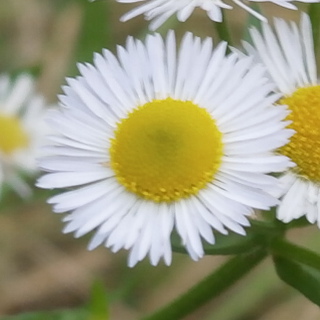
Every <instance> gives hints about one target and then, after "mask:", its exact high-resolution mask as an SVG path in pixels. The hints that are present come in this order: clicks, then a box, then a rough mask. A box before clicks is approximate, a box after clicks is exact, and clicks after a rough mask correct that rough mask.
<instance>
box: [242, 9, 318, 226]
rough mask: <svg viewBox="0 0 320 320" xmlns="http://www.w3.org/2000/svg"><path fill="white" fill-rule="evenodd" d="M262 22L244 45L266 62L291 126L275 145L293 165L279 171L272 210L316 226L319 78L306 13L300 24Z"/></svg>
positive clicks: (286, 219)
mask: <svg viewBox="0 0 320 320" xmlns="http://www.w3.org/2000/svg"><path fill="white" fill-rule="evenodd" d="M262 27H263V32H262V35H261V34H260V33H259V32H258V31H257V30H256V29H252V30H251V36H252V39H253V42H254V47H252V46H250V45H249V44H247V43H244V45H245V47H246V49H247V51H248V52H250V53H251V54H253V55H255V56H256V57H258V59H259V60H260V61H262V62H263V63H264V65H265V66H266V68H267V70H268V71H269V77H270V78H271V79H272V80H273V81H274V82H275V84H276V86H277V91H278V92H279V93H280V94H281V95H282V98H281V99H280V100H279V103H281V104H283V105H287V106H288V107H289V109H290V110H291V111H292V112H291V113H290V115H288V117H287V119H288V120H290V121H292V124H291V125H290V126H289V127H290V128H292V129H294V130H295V131H296V134H295V135H294V136H293V137H292V138H291V140H290V142H289V143H288V144H287V145H286V146H284V147H282V148H281V149H280V153H281V154H283V155H286V156H288V157H289V158H290V159H291V160H292V161H293V162H295V163H296V167H294V168H292V169H290V170H288V171H287V172H286V173H285V174H284V175H283V176H282V177H281V179H280V186H281V190H280V192H279V193H275V194H274V195H276V196H278V197H282V202H281V204H280V205H279V207H278V209H277V216H278V218H279V219H280V220H282V221H284V222H290V221H291V220H293V219H297V218H300V217H302V216H304V215H305V216H306V218H307V219H308V221H309V222H311V223H315V222H317V224H318V226H319V227H320V82H319V80H318V78H317V68H316V61H315V56H314V48H313V40H312V31H311V24H310V19H309V17H308V15H306V14H302V17H301V23H300V26H298V25H297V24H295V23H294V22H291V23H286V22H285V21H283V20H281V19H275V32H273V31H272V30H271V28H270V26H268V25H263V26H262Z"/></svg>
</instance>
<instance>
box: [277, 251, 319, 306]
mask: <svg viewBox="0 0 320 320" xmlns="http://www.w3.org/2000/svg"><path fill="white" fill-rule="evenodd" d="M273 260H274V264H275V267H276V271H277V274H278V275H279V277H280V279H281V280H283V281H284V282H285V283H287V284H288V285H290V286H291V287H293V288H295V289H296V290H298V291H299V292H301V293H302V294H303V295H304V296H305V297H307V298H308V299H309V300H310V301H312V302H313V303H315V304H317V305H318V306H320V268H319V269H315V268H312V267H309V266H307V265H304V264H302V263H298V262H295V261H292V260H290V259H287V258H284V257H281V256H277V255H276V256H274V257H273ZM319 267H320V266H319Z"/></svg>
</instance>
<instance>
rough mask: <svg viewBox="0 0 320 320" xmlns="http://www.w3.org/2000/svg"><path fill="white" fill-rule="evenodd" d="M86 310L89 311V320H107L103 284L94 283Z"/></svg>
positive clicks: (107, 314)
mask: <svg viewBox="0 0 320 320" xmlns="http://www.w3.org/2000/svg"><path fill="white" fill-rule="evenodd" d="M87 309H88V311H89V320H108V319H109V308H108V296H107V293H106V289H105V286H104V284H103V282H101V281H95V282H94V284H93V286H92V291H91V299H90V301H89V305H88V307H87Z"/></svg>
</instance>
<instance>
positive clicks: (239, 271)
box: [142, 249, 266, 320]
mask: <svg viewBox="0 0 320 320" xmlns="http://www.w3.org/2000/svg"><path fill="white" fill-rule="evenodd" d="M265 256H266V252H265V251H264V250H263V249H261V250H256V251H253V252H251V253H248V254H245V255H238V256H236V257H234V258H232V259H230V260H229V261H227V262H226V263H225V264H224V265H222V266H221V267H220V268H218V270H215V272H214V273H213V274H210V275H209V276H207V277H206V278H205V279H203V280H202V281H201V282H199V283H198V284H196V285H195V286H194V287H193V288H191V289H190V291H188V292H187V293H185V294H183V295H182V296H181V297H179V298H177V299H176V300H174V301H173V302H172V303H170V304H169V305H167V306H165V307H164V308H163V309H160V310H159V311H157V312H155V313H154V314H152V315H150V316H146V317H144V318H143V319H142V320H164V319H165V320H179V319H182V318H183V317H184V316H186V315H188V314H189V313H191V312H193V311H195V310H196V309H197V308H199V307H200V306H201V305H203V304H204V303H206V302H207V301H209V300H210V299H213V298H215V297H217V296H219V295H220V294H221V293H222V292H223V291H224V290H226V289H228V288H229V287H230V286H231V285H233V284H234V283H235V282H236V281H237V280H239V279H240V278H241V277H242V276H244V275H245V274H246V273H248V272H249V271H250V270H251V269H252V268H253V267H255V266H256V265H257V264H258V263H259V262H260V261H261V260H262V259H263V258H264V257H265Z"/></svg>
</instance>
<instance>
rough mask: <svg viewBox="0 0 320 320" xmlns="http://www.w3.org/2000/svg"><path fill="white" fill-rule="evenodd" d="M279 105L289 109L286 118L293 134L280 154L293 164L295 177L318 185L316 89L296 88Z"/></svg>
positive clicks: (319, 104)
mask: <svg viewBox="0 0 320 320" xmlns="http://www.w3.org/2000/svg"><path fill="white" fill-rule="evenodd" d="M280 103H281V104H285V105H287V106H288V107H289V109H290V110H291V113H290V114H289V115H288V117H287V119H288V120H291V121H292V124H290V126H289V127H290V128H292V129H294V130H295V131H296V133H295V134H294V135H293V137H292V138H291V140H290V142H289V143H288V144H287V145H285V146H284V147H282V148H281V149H280V152H281V153H282V154H284V155H286V156H288V157H289V158H290V159H291V160H293V161H294V162H295V163H296V165H297V166H296V167H295V168H294V169H293V170H294V171H295V172H296V173H297V174H298V175H301V176H303V177H305V178H307V179H309V180H312V181H316V182H320V86H313V87H305V88H299V89H297V90H296V91H295V92H294V93H293V94H292V95H291V96H289V97H285V98H283V99H281V100H280Z"/></svg>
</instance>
